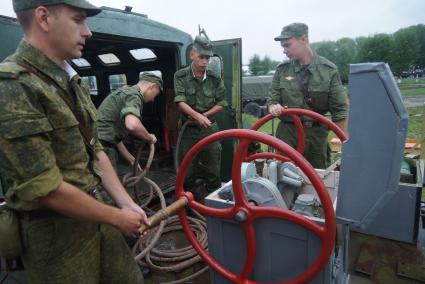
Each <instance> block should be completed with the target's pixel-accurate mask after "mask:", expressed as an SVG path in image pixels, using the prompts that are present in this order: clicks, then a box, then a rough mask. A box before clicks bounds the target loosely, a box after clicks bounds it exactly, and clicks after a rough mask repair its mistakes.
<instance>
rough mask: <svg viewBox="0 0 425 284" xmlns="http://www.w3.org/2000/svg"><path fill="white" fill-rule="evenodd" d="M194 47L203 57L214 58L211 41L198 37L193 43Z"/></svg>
mask: <svg viewBox="0 0 425 284" xmlns="http://www.w3.org/2000/svg"><path fill="white" fill-rule="evenodd" d="M193 47H194V48H195V49H196V50H197V51H198V52H199V53H200V54H202V55H208V56H213V55H214V54H213V51H212V47H213V45H212V43H211V41H209V40H208V39H206V38H204V37H201V36H196V37H195V40H194V41H193Z"/></svg>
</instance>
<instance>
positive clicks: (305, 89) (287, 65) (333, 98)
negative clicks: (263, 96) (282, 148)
mask: <svg viewBox="0 0 425 284" xmlns="http://www.w3.org/2000/svg"><path fill="white" fill-rule="evenodd" d="M275 40H276V41H280V43H281V45H282V47H283V50H284V53H285V54H286V56H287V57H288V58H289V60H287V61H284V62H283V63H281V64H280V65H279V66H278V67H277V69H276V73H275V75H274V77H273V81H272V85H271V96H270V98H269V100H268V102H267V106H268V110H269V112H270V113H271V114H272V115H274V116H280V114H281V110H282V106H285V107H289V108H303V109H309V110H312V111H315V112H318V113H320V114H323V115H324V114H326V113H328V112H330V113H331V117H332V121H334V122H335V123H336V124H337V125H338V126H339V127H340V128H341V129H342V130H344V131H346V117H347V103H346V95H345V92H344V89H343V86H342V83H341V80H340V77H339V74H338V70H337V67H336V66H335V64H333V63H332V62H330V61H329V60H327V59H326V58H323V57H322V56H319V55H317V54H316V53H315V52H314V51H313V50H312V49H311V47H310V44H309V41H308V27H307V25H305V24H302V23H293V24H290V25H287V26H285V27H284V28H283V29H282V33H281V34H280V35H279V36H278V37H276V38H275ZM301 120H302V122H303V126H304V131H305V138H306V145H305V153H304V155H305V157H306V159H307V160H308V161H309V162H310V163H311V164H312V165H313V167H315V168H326V167H327V166H328V165H329V164H330V155H329V154H330V149H329V145H328V142H327V138H328V128H327V127H326V126H324V125H321V124H319V123H318V122H315V121H312V120H311V119H310V118H308V117H302V119H301ZM276 137H278V138H280V139H282V140H283V141H285V142H286V143H288V144H289V145H290V146H292V147H296V144H297V134H296V129H295V126H294V123H293V121H292V120H291V119H290V118H289V117H285V116H284V117H282V118H281V122H280V124H279V126H278V128H277V131H276Z"/></svg>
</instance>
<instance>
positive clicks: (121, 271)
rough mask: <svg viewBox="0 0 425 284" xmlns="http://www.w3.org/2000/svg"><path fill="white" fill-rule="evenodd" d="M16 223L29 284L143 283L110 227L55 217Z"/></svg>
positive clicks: (132, 261) (128, 255)
mask: <svg viewBox="0 0 425 284" xmlns="http://www.w3.org/2000/svg"><path fill="white" fill-rule="evenodd" d="M20 219H21V233H22V239H23V240H22V242H23V246H24V253H23V255H22V260H23V263H24V267H25V271H26V274H27V277H28V280H29V283H35V284H38V283H40V284H44V283H49V284H54V283H58V284H59V283H60V284H67V283H69V284H71V283H87V284H97V283H117V284H118V283H128V284H133V283H143V276H142V274H141V271H140V269H139V267H138V265H137V264H136V262H135V261H134V259H133V256H132V254H131V252H130V249H129V247H128V246H127V244H126V242H125V240H124V238H123V236H122V235H121V233H120V232H119V231H118V230H116V229H115V228H114V227H112V226H109V225H103V224H102V225H99V224H95V223H91V222H82V221H78V220H74V219H70V218H66V217H63V216H60V215H55V213H52V215H51V216H44V217H40V218H33V219H30V217H28V218H25V215H24V216H23V217H21V218H20Z"/></svg>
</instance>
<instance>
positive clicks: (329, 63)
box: [319, 56, 337, 69]
mask: <svg viewBox="0 0 425 284" xmlns="http://www.w3.org/2000/svg"><path fill="white" fill-rule="evenodd" d="M319 63H320V64H323V65H326V66H328V67H331V68H332V69H337V67H336V65H335V64H334V63H332V62H331V61H329V60H328V59H326V58H324V57H323V56H319Z"/></svg>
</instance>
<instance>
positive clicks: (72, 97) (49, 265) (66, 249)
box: [0, 0, 147, 284]
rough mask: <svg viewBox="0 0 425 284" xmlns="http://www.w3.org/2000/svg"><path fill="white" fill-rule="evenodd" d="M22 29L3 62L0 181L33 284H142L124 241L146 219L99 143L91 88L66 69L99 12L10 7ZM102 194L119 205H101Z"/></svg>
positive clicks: (32, 2) (23, 0)
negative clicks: (21, 36) (16, 220)
mask: <svg viewBox="0 0 425 284" xmlns="http://www.w3.org/2000/svg"><path fill="white" fill-rule="evenodd" d="M13 7H14V9H15V12H16V14H17V17H18V20H19V22H20V23H21V26H22V28H23V31H24V39H23V40H22V41H21V42H20V43H19V45H18V47H17V50H16V52H15V53H14V54H13V55H11V56H9V57H8V58H7V59H5V61H4V62H2V63H1V64H0V88H1V90H2V93H1V96H0V161H1V163H0V176H1V177H2V180H3V181H5V183H6V187H7V193H6V201H7V207H8V208H9V209H11V210H15V212H16V215H17V216H18V218H19V229H20V233H21V237H22V238H21V239H22V248H23V250H22V253H21V257H22V260H23V264H24V267H25V270H26V275H27V278H28V281H29V283H93V284H95V283H143V276H142V275H141V273H140V269H139V267H138V266H137V264H136V263H135V261H134V259H133V257H132V254H131V252H130V250H129V248H128V246H127V244H126V242H125V240H124V238H123V237H122V234H121V232H122V233H124V234H126V235H137V234H138V232H139V231H138V229H139V227H140V225H141V224H142V223H146V222H147V218H146V214H145V212H144V211H143V210H142V209H141V208H140V207H139V206H137V205H136V204H135V203H134V202H133V200H132V199H131V198H130V196H129V195H128V194H127V192H126V191H125V189H124V187H123V186H122V184H121V183H120V182H119V179H118V177H117V176H116V174H115V173H114V171H113V168H112V166H111V163H110V161H109V159H108V157H107V155H106V154H105V152H104V151H103V148H102V145H101V144H100V143H99V140H98V138H97V131H96V121H97V112H96V109H95V107H94V105H93V104H92V102H91V100H90V95H89V93H88V88H87V87H86V86H85V85H84V83H83V81H82V80H81V78H80V77H79V76H78V74H77V73H76V72H75V70H73V69H72V67H71V66H70V65H69V64H68V63H67V60H70V59H74V58H79V57H81V55H82V50H83V48H84V45H85V43H86V41H87V40H88V39H89V38H90V37H91V35H92V34H91V32H90V30H89V28H88V27H87V25H86V23H85V20H86V18H87V17H88V16H93V15H95V14H98V13H99V12H101V10H100V9H99V8H97V7H95V6H93V5H91V4H90V3H89V2H87V1H84V0H67V1H60V0H13ZM100 189H102V190H105V191H106V192H108V194H109V195H110V196H112V198H113V199H114V201H115V202H116V204H117V206H118V207H119V208H116V207H111V206H108V205H105V204H104V203H103V202H102V200H101V198H100V196H99V193H98V190H100Z"/></svg>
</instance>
